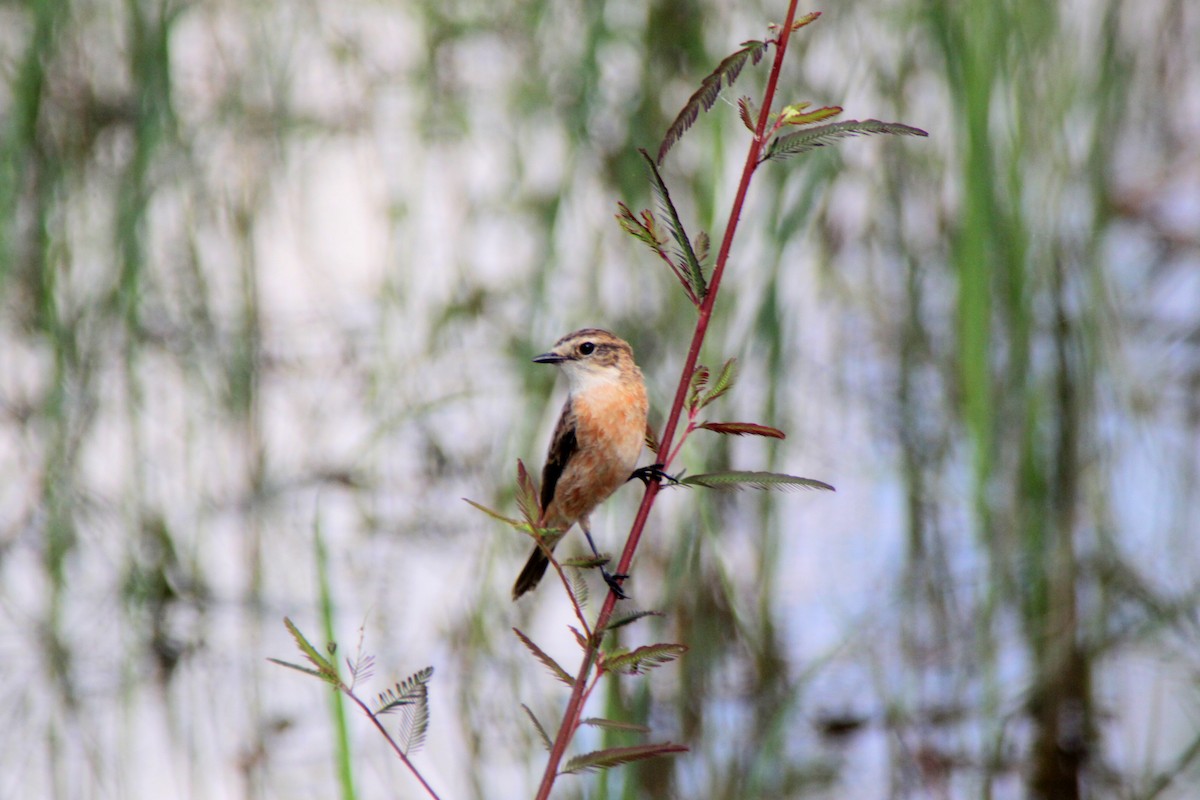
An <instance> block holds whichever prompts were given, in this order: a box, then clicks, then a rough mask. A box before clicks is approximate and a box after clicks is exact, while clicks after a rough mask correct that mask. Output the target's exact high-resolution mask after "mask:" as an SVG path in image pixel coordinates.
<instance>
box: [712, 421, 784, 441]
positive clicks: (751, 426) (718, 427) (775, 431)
mask: <svg viewBox="0 0 1200 800" xmlns="http://www.w3.org/2000/svg"><path fill="white" fill-rule="evenodd" d="M699 427H701V428H704V429H705V430H708V431H715V432H716V433H725V434H731V435H733V436H769V437H770V438H772V439H786V438H787V434H785V433H784V432H783V431H781V430H779V428H772V427H771V426H770V425H759V424H758V423H757V422H704V423H701V424H700V426H699Z"/></svg>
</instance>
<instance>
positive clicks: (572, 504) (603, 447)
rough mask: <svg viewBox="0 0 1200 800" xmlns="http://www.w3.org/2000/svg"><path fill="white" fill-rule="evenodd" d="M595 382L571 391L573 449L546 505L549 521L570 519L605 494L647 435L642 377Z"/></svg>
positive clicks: (620, 479) (622, 477)
mask: <svg viewBox="0 0 1200 800" xmlns="http://www.w3.org/2000/svg"><path fill="white" fill-rule="evenodd" d="M630 384H632V385H627V384H612V385H611V386H593V387H591V388H590V389H589V390H588V391H586V392H582V393H580V395H579V396H577V397H573V398H572V402H573V404H574V408H575V441H576V447H577V449H576V451H575V454H574V455H573V456H572V457H571V460H570V462H569V463H568V464H567V467H566V469H564V470H563V474H562V476H561V477H560V478H559V479H558V485H557V486H556V487H555V491H554V500H553V502H552V503H551V504H550V508H548V509H546V512H547V513H546V518H547V520H546V522H547V524H548V525H555V526H558V525H562V526H566V525H570V524H572V523H574V522H576V521H577V520H578V519H579V518H580V517H582V516H585V515H587V514H588V513H590V512H591V510H592V509H593V508H595V507H596V506H598V505H599V504H600V503H602V502H604V501H605V500H607V499H608V497H609V495H611V494H612V493H613V492H615V491H616V490H617V489H618V488H619V487H620V486H621V485H622V484H623V483H625V481H626V480H628V479H629V473H630V472H632V471H633V469H634V467H636V466H637V460H638V455H639V454H640V453H641V452H642V444H643V443H644V441H645V435H646V410H647V401H646V390H645V387H644V386H642V385H641V382H640V381H636V382H630Z"/></svg>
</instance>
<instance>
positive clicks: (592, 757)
mask: <svg viewBox="0 0 1200 800" xmlns="http://www.w3.org/2000/svg"><path fill="white" fill-rule="evenodd" d="M687 751H688V749H687V747H685V746H684V745H681V744H674V743H672V742H660V743H658V744H639V745H634V746H633V747H610V748H608V749H607V750H595V751H593V752H591V753H584V754H583V755H579V756H575V757H574V758H572V759H571V760H570V761H568V762H567V764H566V766H565V767H563V769H562V771H563V772H564V773H579V772H595V771H596V770H601V769H608V768H609V767H618V766H620V765H621V764H628V763H630V762H633V761H644V760H646V759H648V758H657V757H658V756H669V755H675V754H676V753H686V752H687Z"/></svg>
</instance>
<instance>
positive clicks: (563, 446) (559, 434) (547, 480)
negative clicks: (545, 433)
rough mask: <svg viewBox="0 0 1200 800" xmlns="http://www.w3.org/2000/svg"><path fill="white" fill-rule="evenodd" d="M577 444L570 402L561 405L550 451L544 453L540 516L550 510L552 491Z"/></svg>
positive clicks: (568, 400) (552, 498)
mask: <svg viewBox="0 0 1200 800" xmlns="http://www.w3.org/2000/svg"><path fill="white" fill-rule="evenodd" d="M577 448H578V442H576V440H575V413H574V412H573V411H572V410H571V400H570V398H568V399H567V402H566V403H565V404H564V405H563V410H562V415H561V416H560V417H559V418H558V424H557V425H555V426H554V436H553V438H551V440H550V450H549V452H547V453H546V466H545V467H543V468H542V516H543V517H544V516H545V515H546V511H547V510H548V509H549V508H550V503H551V501H553V500H554V489H555V487H556V486H557V485H558V479H559V478H561V477H562V474H563V470H565V469H566V468H567V464H568V463H569V462H570V461H571V456H573V455H574V454H575V450H576V449H577Z"/></svg>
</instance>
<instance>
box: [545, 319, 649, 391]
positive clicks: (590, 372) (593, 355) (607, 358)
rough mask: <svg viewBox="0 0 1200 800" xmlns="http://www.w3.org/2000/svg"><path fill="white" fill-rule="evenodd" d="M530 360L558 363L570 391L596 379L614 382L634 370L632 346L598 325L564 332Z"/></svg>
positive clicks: (603, 381)
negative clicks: (548, 347) (548, 348)
mask: <svg viewBox="0 0 1200 800" xmlns="http://www.w3.org/2000/svg"><path fill="white" fill-rule="evenodd" d="M533 360H534V362H536V363H538V364H557V365H558V366H559V367H561V368H562V371H563V374H564V375H566V378H567V384H568V386H569V387H570V390H571V391H572V392H576V391H580V390H582V389H585V388H587V387H588V386H590V385H593V384H597V383H617V382H620V381H622V380H626V379H628V378H632V377H634V376H635V375H636V374H637V372H636V371H637V364H635V363H634V360H633V348H631V347H630V346H629V344H628V343H627V342H626V341H625V340H624V339H622V338H620V337H619V336H615V335H613V334H611V333H609V332H608V331H606V330H601V329H600V328H583V329H582V330H578V331H575V332H573V333H568V334H567V335H566V336H564V337H562V338H561V339H559V340H558V341H557V342H555V344H554V347H553V348H552V349H551V350H550V351H549V352H548V353H542V354H541V355H540V356H538V357H537V358H535V359H533Z"/></svg>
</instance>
